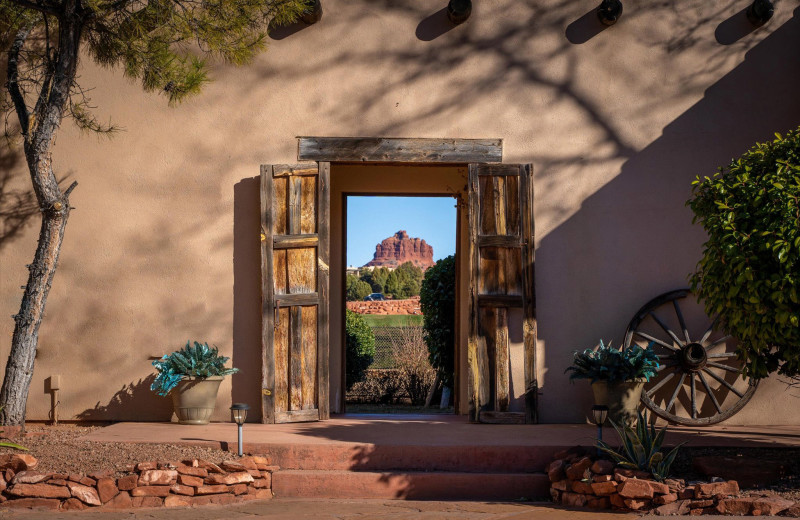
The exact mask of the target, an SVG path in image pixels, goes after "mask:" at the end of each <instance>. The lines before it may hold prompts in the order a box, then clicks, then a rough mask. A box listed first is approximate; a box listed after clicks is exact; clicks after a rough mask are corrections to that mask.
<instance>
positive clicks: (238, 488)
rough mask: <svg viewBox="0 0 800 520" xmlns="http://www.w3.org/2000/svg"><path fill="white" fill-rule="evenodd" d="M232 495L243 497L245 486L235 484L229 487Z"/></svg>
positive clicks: (245, 490) (245, 491)
mask: <svg viewBox="0 0 800 520" xmlns="http://www.w3.org/2000/svg"><path fill="white" fill-rule="evenodd" d="M231 491H232V492H233V494H234V495H244V494H245V493H247V484H235V485H233V486H231Z"/></svg>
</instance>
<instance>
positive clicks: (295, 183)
mask: <svg viewBox="0 0 800 520" xmlns="http://www.w3.org/2000/svg"><path fill="white" fill-rule="evenodd" d="M329 177H330V163H319V164H318V165H317V164H304V165H265V166H262V167H261V229H262V236H261V258H262V264H263V265H262V273H263V279H262V284H261V289H262V309H261V314H262V345H261V351H262V390H261V393H262V422H265V423H276V422H278V423H280V422H295V421H316V420H324V419H328V418H329V417H330V410H329V404H328V391H329V389H328V380H329V377H328V263H329V247H330V246H329V238H328V237H329V213H330V191H329Z"/></svg>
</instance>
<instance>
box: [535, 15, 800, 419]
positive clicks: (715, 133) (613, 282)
mask: <svg viewBox="0 0 800 520" xmlns="http://www.w3.org/2000/svg"><path fill="white" fill-rule="evenodd" d="M798 83H800V9H796V10H795V11H794V17H793V18H792V19H790V20H789V21H787V22H786V23H785V24H784V25H782V26H781V27H779V28H777V29H774V32H773V33H772V34H770V35H769V36H767V37H766V38H765V39H764V40H763V41H762V42H760V43H759V44H757V45H756V46H755V47H753V48H752V49H751V50H749V51H748V52H747V53H746V54H745V57H744V60H743V61H742V62H741V63H740V64H739V65H738V66H737V67H735V68H734V69H733V70H731V71H730V72H729V73H727V74H726V75H724V76H723V77H721V78H720V79H719V80H718V81H717V82H716V83H714V84H713V85H711V86H710V87H709V88H708V89H706V91H705V93H704V96H703V98H702V99H700V101H698V102H697V103H696V104H695V105H694V106H692V107H690V108H688V109H687V110H686V111H685V112H684V113H683V114H681V115H680V116H679V117H677V118H676V119H675V120H673V121H672V122H671V123H670V124H668V125H667V126H666V127H665V128H664V130H663V133H662V135H661V137H659V138H658V139H656V140H655V141H653V142H652V143H651V144H650V145H648V146H647V147H645V148H644V149H642V150H641V151H638V152H636V153H634V154H633V155H632V156H631V157H630V158H629V159H628V160H627V161H626V162H625V163H624V164H623V166H622V168H621V170H620V172H619V174H618V175H617V176H616V177H614V178H613V179H612V180H611V181H610V182H608V183H607V184H606V185H604V186H603V187H602V188H600V189H599V190H598V191H596V192H595V193H594V194H592V195H591V196H589V197H588V198H587V199H586V200H584V202H583V204H582V206H581V207H580V209H579V210H578V211H577V212H576V213H575V214H573V215H572V216H570V217H569V218H567V219H566V220H565V221H564V222H563V223H562V224H560V225H558V226H557V227H556V228H555V229H553V230H552V231H550V232H548V234H547V235H546V236H544V237H543V238H542V240H541V243H540V245H539V247H538V249H537V251H536V264H537V265H536V267H537V270H541V272H543V273H548V276H537V278H536V280H537V287H536V292H537V303H538V318H539V331H538V332H539V334H538V335H539V338H541V339H543V340H544V343H545V344H546V345H547V346H548V347H549V348H548V349H547V356H546V357H547V359H546V361H544V360H542V363H541V366H547V367H548V372H551V373H552V374H555V375H554V376H553V377H548V378H547V379H546V385H545V388H544V389H543V390H544V392H543V397H542V399H543V401H544V403H543V404H544V405H543V407H542V409H543V410H549V411H550V415H548V416H546V417H543V420H544V421H545V422H561V421H573V420H577V419H579V417H578V416H579V415H581V414H577V413H576V412H580V411H581V410H585V409H588V408H590V407H591V402H590V395H589V393H588V392H582V391H581V390H582V389H579V388H577V387H571V386H570V385H569V384H568V383H567V378H564V377H561V376H559V374H562V373H563V371H564V369H565V368H566V367H567V366H568V365H569V364H570V362H571V355H570V353H571V351H572V349H574V348H577V347H578V346H580V345H584V346H588V345H593V344H595V343H596V341H597V338H598V337H603V338H612V337H613V338H616V339H615V343H616V341H617V340H618V339H620V338H621V337H622V334H623V333H624V331H625V326H626V324H627V323H628V321H629V320H630V319H631V317H632V316H633V314H634V313H635V312H636V309H638V308H639V307H640V306H641V305H642V304H643V303H645V302H647V301H648V300H649V299H650V298H652V297H654V296H656V295H658V294H660V293H662V292H665V291H667V290H672V289H676V288H679V287H684V286H686V284H687V276H688V274H689V273H690V272H692V270H693V269H694V267H695V264H696V262H697V261H698V260H699V259H700V257H701V251H702V244H703V242H704V241H705V240H706V235H705V233H704V232H703V229H702V228H701V227H700V226H699V225H693V224H692V213H691V211H690V210H689V209H688V208H687V207H686V206H685V203H686V201H687V200H688V199H689V198H690V196H691V184H692V181H693V180H694V179H695V177H696V176H697V175H701V176H704V175H711V174H713V173H714V172H715V171H716V170H717V168H718V167H719V166H721V165H725V164H727V163H728V162H729V161H730V160H731V158H733V157H738V156H739V155H741V154H742V153H743V152H745V151H746V150H747V149H749V148H750V147H751V146H752V145H753V144H754V143H756V142H757V141H762V142H763V141H768V140H771V139H772V138H773V134H774V133H775V132H785V131H787V130H789V129H791V128H796V127H797V125H798V123H800V96H798V95H797V85H798ZM540 175H544V176H545V178H546V175H547V172H544V174H540ZM609 302H611V303H613V304H611V305H609ZM566 320H573V322H574V323H580V327H565V326H564V324H565V323H566V322H567V321H566ZM548 400H551V401H550V402H549V403H548V402H547V401H548ZM557 401H558V402H557ZM565 402H570V406H569V407H565V406H563V404H564V403H565ZM559 403H560V404H559ZM581 416H582V415H581Z"/></svg>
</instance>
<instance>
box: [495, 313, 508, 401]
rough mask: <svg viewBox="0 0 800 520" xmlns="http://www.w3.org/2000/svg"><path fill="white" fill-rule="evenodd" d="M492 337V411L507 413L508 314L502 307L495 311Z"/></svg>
mask: <svg viewBox="0 0 800 520" xmlns="http://www.w3.org/2000/svg"><path fill="white" fill-rule="evenodd" d="M494 312H495V337H494V370H495V374H496V375H495V392H494V394H495V398H494V410H495V411H496V412H507V411H508V405H509V402H510V401H509V393H510V388H509V370H510V366H509V364H508V312H507V309H505V308H503V307H498V308H497V309H495V311H494Z"/></svg>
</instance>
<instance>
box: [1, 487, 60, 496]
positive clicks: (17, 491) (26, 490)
mask: <svg viewBox="0 0 800 520" xmlns="http://www.w3.org/2000/svg"><path fill="white" fill-rule="evenodd" d="M6 493H8V494H9V495H14V496H16V497H31V498H69V497H71V496H72V495H71V494H70V492H69V489H67V488H65V487H64V486H51V485H50V484H16V485H14V486H11V487H10V488H8V489H6Z"/></svg>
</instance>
